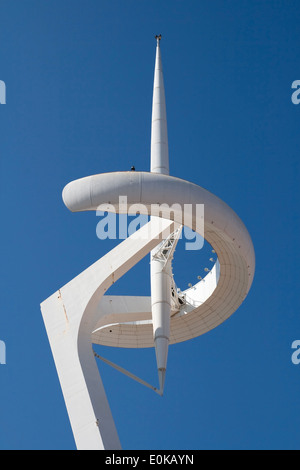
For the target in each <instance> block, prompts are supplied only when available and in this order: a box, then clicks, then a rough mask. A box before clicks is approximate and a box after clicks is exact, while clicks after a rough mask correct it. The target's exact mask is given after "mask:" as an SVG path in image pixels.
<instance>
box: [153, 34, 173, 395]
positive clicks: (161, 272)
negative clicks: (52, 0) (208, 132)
mask: <svg viewBox="0 0 300 470" xmlns="http://www.w3.org/2000/svg"><path fill="white" fill-rule="evenodd" d="M156 38H157V46H156V59H155V71H154V85H153V104H152V126H151V172H152V173H161V174H165V175H169V148H168V130H167V113H166V100H165V88H164V79H163V70H162V61H161V51H160V39H161V36H159V37H158V36H157V37H156ZM158 249H159V247H157V248H156V249H155V250H152V252H151V261H150V266H151V308H152V323H153V338H154V345H155V353H156V362H157V370H158V377H159V385H160V392H161V394H162V393H163V389H164V382H165V373H166V368H167V357H168V347H169V337H170V316H171V281H172V268H171V263H167V264H164V263H163V262H162V260H160V259H156V258H155V257H154V254H155V253H156V252H157V250H158Z"/></svg>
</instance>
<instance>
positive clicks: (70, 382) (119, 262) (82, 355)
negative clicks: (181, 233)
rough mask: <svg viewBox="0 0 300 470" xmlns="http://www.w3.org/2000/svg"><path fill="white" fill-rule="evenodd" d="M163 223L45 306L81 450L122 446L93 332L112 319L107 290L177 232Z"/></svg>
mask: <svg viewBox="0 0 300 470" xmlns="http://www.w3.org/2000/svg"><path fill="white" fill-rule="evenodd" d="M161 222H162V221H161V220H160V221H159V220H154V221H151V222H149V223H148V224H147V225H145V226H144V227H142V228H141V229H140V230H139V231H138V232H136V233H134V234H133V235H132V236H131V237H129V238H127V239H126V240H124V241H123V242H122V243H121V244H120V245H118V246H117V247H116V248H114V249H113V250H112V251H110V252H109V253H107V254H106V255H105V256H104V257H103V258H101V259H100V260H99V261H97V262H96V263H94V264H93V265H92V266H90V267H89V268H88V269H86V270H85V271H83V272H82V273H81V274H79V275H78V276H77V277H75V278H74V279H73V280H72V281H70V282H69V283H68V284H66V285H65V286H64V287H62V288H61V289H59V290H58V291H57V292H55V293H54V294H53V295H52V296H51V297H49V298H48V299H47V300H45V301H44V302H43V303H42V304H41V311H42V315H43V319H44V322H45V326H46V330H47V334H48V338H49V342H50V345H51V349H52V353H53V357H54V361H55V365H56V368H57V372H58V376H59V380H60V384H61V387H62V391H63V395H64V399H65V402H66V406H67V410H68V414H69V418H70V422H71V426H72V430H73V434H74V438H75V441H76V445H77V448H78V449H79V450H97V449H99V450H101V449H120V447H121V446H120V441H119V438H118V435H117V431H116V428H115V425H114V421H113V418H112V415H111V411H110V408H109V404H108V401H107V398H106V395H105V390H104V387H103V384H102V381H101V378H100V375H99V371H98V368H97V364H96V362H95V358H94V354H93V351H92V332H93V331H94V329H95V327H96V325H97V324H98V323H99V320H100V319H101V317H104V316H106V318H107V321H108V322H110V321H111V319H110V317H109V312H107V311H105V309H104V308H102V309H101V310H99V309H98V308H97V306H98V304H99V302H100V299H101V297H102V296H103V295H104V293H105V292H106V291H107V289H109V287H110V286H111V285H112V284H113V283H114V282H116V281H117V280H118V279H119V278H120V277H121V276H123V274H125V273H126V272H127V271H128V270H130V269H131V268H132V267H133V266H134V265H135V264H136V263H138V262H139V261H140V260H141V259H142V258H143V257H144V256H146V255H147V254H148V253H149V252H150V250H152V249H153V248H154V247H155V246H156V245H157V244H158V243H159V242H160V241H161V240H162V239H163V238H165V237H166V236H167V235H168V234H169V233H170V230H171V231H173V230H174V224H173V223H172V222H171V221H168V220H165V221H163V223H161ZM149 228H151V238H148V233H149ZM102 307H104V305H103V306H102Z"/></svg>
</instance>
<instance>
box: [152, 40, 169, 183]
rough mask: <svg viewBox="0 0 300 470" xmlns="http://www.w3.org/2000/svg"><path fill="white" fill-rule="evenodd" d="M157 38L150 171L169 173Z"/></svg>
mask: <svg viewBox="0 0 300 470" xmlns="http://www.w3.org/2000/svg"><path fill="white" fill-rule="evenodd" d="M155 37H156V40H157V46H156V59H155V71H154V85H153V104H152V128H151V172H152V173H162V174H164V175H168V174H169V148H168V130H167V113H166V100H165V87H164V78H163V69H162V62H161V52H160V40H161V34H160V35H159V36H155Z"/></svg>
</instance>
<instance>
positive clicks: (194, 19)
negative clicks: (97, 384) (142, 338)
mask: <svg viewBox="0 0 300 470" xmlns="http://www.w3.org/2000/svg"><path fill="white" fill-rule="evenodd" d="M0 18H1V28H0V44H1V47H0V80H3V81H4V82H5V83H6V87H7V104H6V105H5V106H1V108H0V135H1V138H0V156H1V158H0V165H1V166H0V178H1V181H0V183H1V184H0V198H1V220H2V223H1V233H0V237H1V244H0V246H1V264H0V269H1V309H0V340H2V341H5V344H6V348H7V364H6V365H0V405H1V406H0V449H74V448H75V445H74V440H73V436H72V432H71V428H70V425H69V421H68V416H67V412H66V409H65V405H64V401H63V397H62V394H61V389H60V385H59V381H58V377H57V374H56V370H55V366H54V363H53V359H52V354H51V351H50V347H49V343H48V339H47V336H46V332H45V328H44V324H43V321H42V316H41V313H40V307H39V305H40V302H42V301H43V300H44V299H46V298H47V297H48V296H50V295H51V294H52V293H53V292H55V291H56V290H57V289H58V288H60V287H61V286H63V285H64V284H66V283H67V282H68V281H69V280H71V279H72V278H73V277H74V276H76V275H77V274H79V273H80V272H81V271H82V270H83V269H85V268H86V267H88V266H89V265H90V264H91V263H93V262H94V261H96V260H97V259H99V258H100V257H101V256H103V255H104V254H105V253H106V252H107V251H109V250H110V249H111V248H112V247H113V246H114V245H115V243H116V242H114V241H109V240H107V241H100V240H99V239H98V238H97V236H96V226H97V222H98V219H97V217H96V215H95V214H94V213H80V214H72V213H70V212H69V211H68V210H67V209H66V207H65V206H64V204H63V202H62V198H61V193H62V189H63V187H64V186H65V185H66V184H67V183H68V182H70V181H72V180H74V179H76V178H80V177H84V176H88V175H91V174H95V173H102V172H108V171H117V170H128V169H129V168H130V167H131V165H133V164H134V165H135V166H136V168H137V169H138V170H145V171H148V170H149V165H150V124H151V101H152V84H153V70H154V59H155V40H154V35H155V34H159V33H162V35H163V40H162V44H161V46H162V58H163V67H164V79H165V87H166V100H167V115H168V131H169V148H170V171H171V174H172V175H174V176H178V177H181V178H183V179H187V180H190V181H192V182H194V183H196V184H199V185H200V186H203V187H205V188H206V189H208V190H209V191H211V192H213V193H214V194H216V195H217V196H219V197H220V198H221V199H223V200H224V201H225V202H226V203H227V204H229V205H230V206H231V207H232V208H233V209H234V210H235V211H236V212H237V214H238V215H239V216H240V217H241V218H242V220H243V221H244V223H245V224H246V226H247V228H248V230H249V232H250V234H251V237H252V239H253V243H254V248H255V253H256V262H257V266H256V274H255V278H254V282H253V286H252V289H251V291H250V293H249V296H248V297H247V299H246V301H245V302H244V303H243V304H242V305H241V307H240V308H239V309H238V311H237V312H236V313H235V314H234V315H233V316H232V317H231V318H230V319H229V320H228V321H226V322H225V323H224V324H223V325H221V326H219V327H218V328H217V329H215V330H213V331H211V332H209V333H207V334H206V335H204V336H201V337H199V338H197V339H194V340H191V341H189V342H187V343H182V344H178V345H175V346H172V347H171V348H170V352H169V359H168V371H167V379H166V388H165V394H164V396H163V398H161V397H159V396H157V395H156V394H154V393H153V392H152V391H151V390H149V389H147V388H144V387H142V386H141V385H140V384H137V383H136V382H134V381H131V380H130V379H129V378H127V377H125V376H123V375H121V374H119V373H118V372H116V371H115V370H113V369H111V368H109V367H108V366H106V365H102V364H101V365H100V368H101V375H102V377H103V381H104V384H105V388H106V391H107V395H108V397H109V401H110V405H111V409H112V413H113V416H114V419H115V422H116V426H117V429H118V432H119V436H120V440H121V443H122V446H123V448H124V449H299V448H300V430H299V418H300V405H299V393H300V365H298V366H297V365H294V364H293V363H292V361H291V355H292V349H291V344H292V342H293V341H294V340H299V339H300V319H299V313H300V301H299V289H298V282H299V262H300V259H299V249H298V243H299V176H300V175H299V121H300V105H298V106H296V105H294V104H293V103H292V101H291V95H292V89H291V85H292V82H293V81H294V80H297V79H298V80H299V79H300V70H299V43H300V29H299V23H300V4H299V2H298V1H293V0H290V1H289V2H286V1H284V0H282V1H275V0H274V1H266V0H260V1H257V0H251V1H250V0H229V1H221V0H206V1H202V0H201V1H200V0H199V1H196V0H195V1H193V0H185V1H180V0H172V1H171V0H164V1H157V0H151V1H145V0H141V1H138V0H126V1H124V0H97V1H96V0H84V1H83V0H72V1H70V0H59V1H57V0H52V1H49V2H43V1H41V0H28V1H26V2H24V1H23V0H2V1H1V3H0ZM204 251H205V250H203V252H199V253H196V254H195V253H193V252H188V253H185V252H184V250H183V249H181V248H180V247H178V250H177V252H176V260H175V263H174V266H175V278H176V282H177V284H178V285H179V286H180V287H181V288H183V289H184V288H187V284H188V283H189V282H196V280H197V279H196V278H197V275H199V274H201V272H203V267H204V265H205V263H206V258H205V256H207V254H206V253H205V252H204ZM201 270H202V271H201ZM111 292H112V293H118V294H126V293H128V294H131V295H147V294H149V259H148V258H147V259H145V260H144V261H142V262H141V263H139V265H137V266H136V267H135V268H134V269H133V270H132V272H131V273H130V274H128V275H126V276H125V277H124V278H123V279H121V280H120V282H119V283H118V286H114V288H113V289H112V290H111ZM98 351H99V352H100V351H101V353H102V354H103V355H105V356H106V357H108V358H109V359H111V360H112V361H114V362H117V363H118V364H120V365H122V366H124V367H126V368H128V369H129V370H131V371H132V372H133V373H136V374H137V375H140V376H141V377H142V378H144V379H145V380H147V381H149V382H151V383H154V384H155V382H156V381H157V377H156V368H155V355H154V351H153V350H139V351H137V350H133V351H131V350H121V351H120V350H117V349H114V350H111V349H109V348H98Z"/></svg>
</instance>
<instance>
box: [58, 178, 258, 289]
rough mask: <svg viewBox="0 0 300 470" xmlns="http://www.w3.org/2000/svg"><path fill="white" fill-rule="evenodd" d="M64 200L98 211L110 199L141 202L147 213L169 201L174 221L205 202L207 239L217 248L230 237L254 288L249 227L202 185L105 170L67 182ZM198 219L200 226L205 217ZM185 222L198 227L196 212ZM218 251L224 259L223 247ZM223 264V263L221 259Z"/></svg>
mask: <svg viewBox="0 0 300 470" xmlns="http://www.w3.org/2000/svg"><path fill="white" fill-rule="evenodd" d="M119 195H126V197H127V207H124V205H121V206H119ZM63 201H64V203H65V205H66V207H67V208H68V209H69V210H70V211H71V212H81V211H86V210H90V211H96V210H97V209H98V207H99V206H100V205H101V204H106V203H107V204H109V206H108V207H107V210H111V208H112V207H113V208H114V210H115V211H116V212H119V213H130V207H131V205H135V204H140V210H141V213H142V214H146V215H153V212H151V210H152V209H155V206H157V205H161V204H167V205H168V206H169V207H170V208H172V209H174V221H175V222H177V223H179V224H182V213H183V211H184V205H192V207H193V208H195V207H196V205H197V204H204V212H205V213H204V230H205V234H204V235H205V239H206V240H207V241H208V242H209V243H210V244H211V245H212V246H213V247H214V248H215V245H216V242H217V240H219V241H221V240H222V239H224V240H227V241H228V243H230V244H232V246H233V248H234V250H236V251H237V253H240V254H241V255H242V256H243V257H244V258H245V261H246V264H247V266H249V268H248V273H247V276H248V274H249V279H248V283H247V284H248V286H249V289H250V286H251V283H252V280H253V276H254V271H255V254H254V248H253V244H252V240H251V237H250V235H249V233H248V230H247V228H246V227H245V225H244V223H243V222H242V221H241V219H240V218H239V217H238V215H237V214H236V213H235V212H234V211H233V210H232V209H231V208H230V207H229V206H228V205H227V204H226V203H225V202H224V201H222V200H221V199H220V198H218V197H217V196H215V195H214V194H212V193H211V192H209V191H208V190H206V189H204V188H202V187H201V186H198V185H196V184H194V183H190V182H188V181H185V180H182V179H180V178H176V177H174V176H168V175H161V174H155V173H147V172H116V173H102V174H98V175H93V176H88V177H86V178H81V179H78V180H75V181H72V182H71V183H69V184H67V185H66V186H65V188H64V190H63ZM175 204H176V206H175ZM177 206H180V208H181V210H178V207H177ZM172 217H173V214H172ZM198 222H199V225H198V226H200V225H201V221H200V220H199V221H198ZM183 225H187V226H189V227H190V228H192V229H193V230H195V231H196V230H197V226H196V225H197V217H196V214H194V215H193V220H192V221H189V220H188V221H187V223H184V224H183ZM215 251H216V253H217V256H218V258H219V260H220V257H219V253H220V252H221V251H222V250H221V247H220V248H219V250H215ZM220 264H221V265H222V263H221V260H220ZM249 289H248V290H249Z"/></svg>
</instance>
